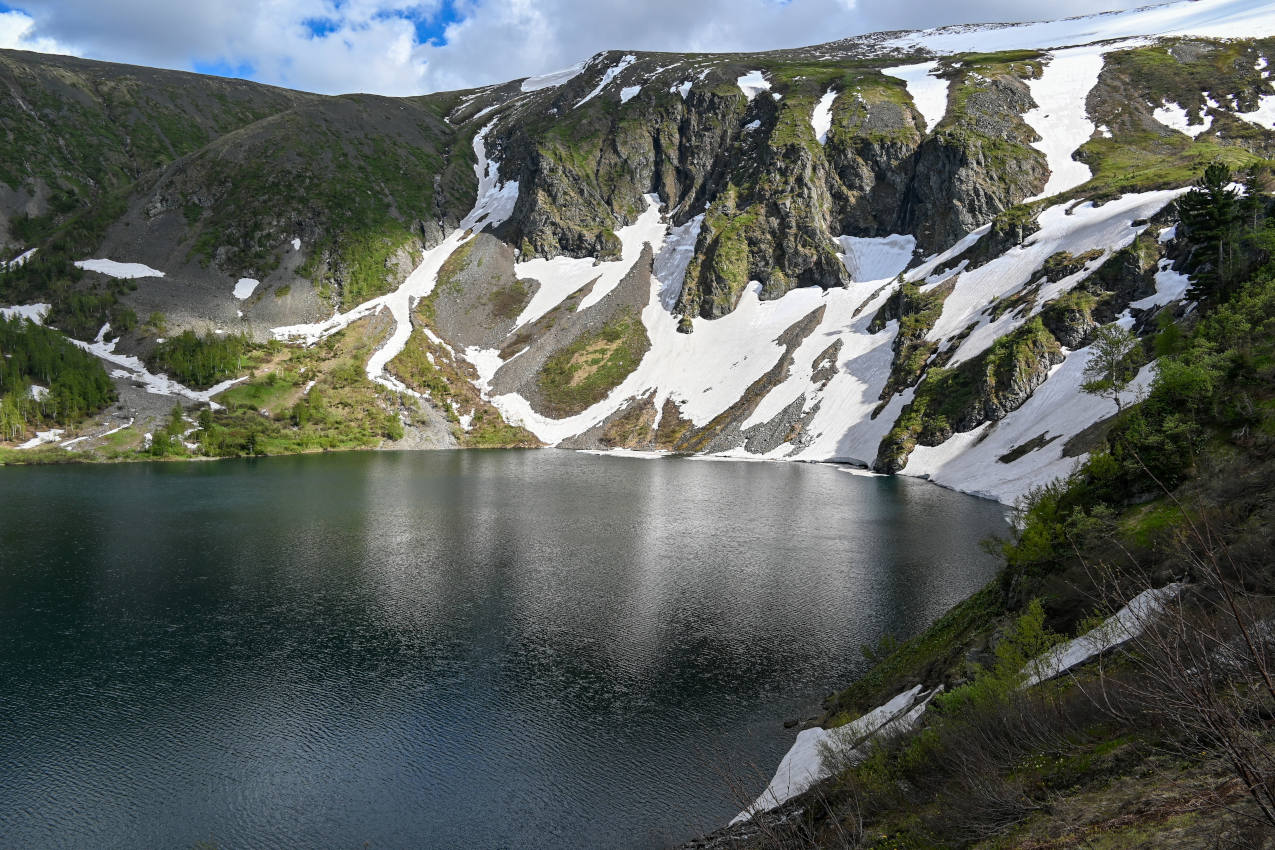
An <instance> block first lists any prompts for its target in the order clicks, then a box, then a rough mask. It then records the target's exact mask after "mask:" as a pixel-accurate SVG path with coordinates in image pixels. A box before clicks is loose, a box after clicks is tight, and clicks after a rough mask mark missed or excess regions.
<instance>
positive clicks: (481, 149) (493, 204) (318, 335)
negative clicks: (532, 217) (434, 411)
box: [271, 124, 518, 395]
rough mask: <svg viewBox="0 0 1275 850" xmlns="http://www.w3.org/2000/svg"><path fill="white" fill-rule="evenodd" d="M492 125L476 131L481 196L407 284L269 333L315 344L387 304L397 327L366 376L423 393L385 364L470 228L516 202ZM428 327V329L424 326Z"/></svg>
mask: <svg viewBox="0 0 1275 850" xmlns="http://www.w3.org/2000/svg"><path fill="white" fill-rule="evenodd" d="M489 129H491V125H490V124H488V125H487V126H486V127H484V128H483V129H482V130H480V131H479V132H478V133H477V134H476V135H475V136H474V155H475V157H476V161H475V163H474V173H475V174H476V175H477V176H478V199H477V202H476V203H475V204H474V208H473V209H472V210H471V211H470V213H469V215H467V216H465V218H464V219H462V220H461V222H460V225H459V226H458V227H457V228H456V230H454V231H452V233H451V234H450V235H448V236H447V238H446V239H444V240H443V241H442V242H441V243H439V244H438V245H437V246H435V247H434V248H432V249H430V250H429V251H427V252H426V253H425V256H424V258H423V259H422V260H421V263H420V265H418V266H417V267H416V268H415V269H414V270H413V271H412V273H411V274H410V275H408V277H407V280H405V281H403V284H402V285H401V286H399V288H398V289H396V290H394V291H393V292H391V293H389V294H387V295H382V296H380V297H378V298H373V299H371V300H370V301H365V302H363V303H362V304H360V305H358V306H357V307H354V308H353V309H351V310H348V311H346V312H345V313H338V314H334V315H333V316H332V318H330V319H327V320H326V321H322V322H315V323H312V324H306V325H289V326H286V327H279V328H274V329H273V330H272V331H271V333H272V334H273V336H274V337H275V338H276V339H281V340H285V341H292V342H302V343H305V344H307V345H313V344H314V343H316V342H318V341H319V340H321V339H323V338H324V337H327V336H330V335H332V334H334V333H336V332H337V331H340V330H342V329H344V328H347V327H349V326H350V325H351V324H353V323H354V322H356V321H358V320H359V319H362V318H365V317H367V316H371V315H374V314H376V313H379V312H380V311H381V310H382V309H388V310H389V311H390V315H391V316H392V317H393V318H394V321H395V327H394V332H393V333H392V334H391V335H390V338H389V339H388V340H386V341H385V344H384V345H382V346H381V347H380V348H379V349H377V351H376V353H374V354H373V355H372V356H371V358H369V359H368V362H367V367H366V371H367V376H368V378H370V379H371V380H373V381H376V382H377V383H379V384H381V385H383V386H386V387H389V388H390V389H392V390H395V391H396V392H402V393H407V394H409V395H419V394H418V393H414V392H412V391H411V390H409V389H408V388H407V387H406V386H404V385H403V384H402V382H400V381H397V380H395V379H394V378H392V377H390V376H388V375H386V374H385V366H386V364H387V363H389V362H390V361H391V360H393V359H394V358H395V357H397V356H398V354H399V352H401V351H402V350H403V347H404V346H405V345H407V340H408V338H409V337H410V336H411V334H412V319H411V312H412V306H413V305H414V304H415V303H416V302H417V301H418V300H420V299H421V298H424V297H425V296H426V295H428V294H429V293H430V292H431V291H433V289H434V284H435V283H436V282H437V280H438V271H439V269H441V268H442V266H443V263H444V262H445V261H446V260H447V258H448V257H450V256H451V254H452V252H453V251H455V250H456V249H457V248H458V247H460V245H461V244H462V243H463V242H465V241H466V240H467V239H468V238H469V237H468V236H467V233H468V232H469V231H470V230H475V229H481V228H480V225H481V226H482V227H487V226H490V227H495V226H496V225H499V224H500V223H501V222H503V221H504V220H505V219H506V218H508V217H509V215H510V214H511V213H512V212H513V208H514V205H515V204H516V203H517V201H518V182H517V181H516V180H510V181H508V182H504V183H502V182H501V180H500V165H499V163H496V162H494V161H492V160H489V159H488V158H487V147H486V143H485V141H484V137H485V136H486V134H487V131H488V130H489ZM426 331H427V332H428V329H426Z"/></svg>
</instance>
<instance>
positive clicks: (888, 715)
mask: <svg viewBox="0 0 1275 850" xmlns="http://www.w3.org/2000/svg"><path fill="white" fill-rule="evenodd" d="M933 695H934V694H933V692H924V690H923V688H922V687H921V686H920V685H917V686H916V687H914V688H911V689H910V690H906V691H904V692H903V693H901V694H899V695H898V696H896V697H894V698H893V699H891V700H890V701H889V702H887V703H885V704H884V705H881V706H878V707H876V708H874V709H872V710H871V711H869V712H868V713H867V714H865V715H863V716H862V717H860V718H859V719H858V720H855V721H853V722H851V723H847V724H846V725H845V726H838V727H836V728H834V729H820V728H817V727H816V728H814V729H803V730H802V731H800V732H798V733H797V740H796V741H795V742H793V745H792V748H791V749H789V750H788V752H787V753H786V754H784V757H783V760H782V761H780V762H779V767H778V768H777V769H776V770H775V777H774V779H772V780H770V784H769V785H767V786H766V790H765V791H763V792H762V793H761V794H760V795H759V796H758V797H757V799H756V800H754V801H753V803H752V805H750V806H749V807H748V808H746V809H744V810H743V811H742V812H740V813H739V814H738V815H736V816H735V819H734V820H732V821H731V824H732V825H734V824H737V823H743V822H744V821H746V820H748V819H749V818H751V817H752V816H753V815H755V814H757V813H758V812H764V811H769V810H770V809H773V808H775V807H776V806H779V805H781V804H783V803H785V802H787V801H788V800H791V799H792V798H793V797H796V796H797V795H798V794H801V793H803V792H805V791H807V790H808V789H809V788H810V786H812V785H814V784H815V783H816V782H818V781H819V780H821V779H823V778H825V777H827V776H829V775H831V771H830V770H829V769H828V766H827V765H826V764H825V757H826V756H832V757H833V758H834V759H835V760H843V759H844V760H845V761H847V762H853V761H859V760H861V759H862V758H863V756H864V753H863V752H861V748H862V747H863V745H864V744H865V743H866V742H867V741H868V740H869V739H871V738H873V737H875V736H878V735H881V734H883V733H888V734H899V733H902V732H906V731H907V730H908V729H910V728H912V726H914V725H915V724H916V721H917V720H918V719H920V716H921V712H920V711H916V710H915V709H916V708H918V707H921V708H924V706H925V705H927V704H928V702H929V700H930V698H931V697H932V696H933Z"/></svg>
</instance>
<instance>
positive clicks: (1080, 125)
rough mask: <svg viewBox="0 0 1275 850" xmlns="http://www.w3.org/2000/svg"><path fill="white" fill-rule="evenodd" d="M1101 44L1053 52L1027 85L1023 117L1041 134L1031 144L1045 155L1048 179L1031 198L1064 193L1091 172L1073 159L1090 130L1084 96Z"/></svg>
mask: <svg viewBox="0 0 1275 850" xmlns="http://www.w3.org/2000/svg"><path fill="white" fill-rule="evenodd" d="M1113 48H1114V46H1111V45H1108V46H1105V47H1076V48H1071V49H1068V50H1059V51H1056V52H1055V53H1054V54H1053V56H1052V58H1051V59H1050V60H1049V61H1048V62H1047V63H1046V64H1045V66H1044V71H1043V73H1042V74H1041V75H1040V77H1039V78H1038V79H1035V80H1028V81H1027V88H1028V90H1029V91H1030V92H1031V96H1032V100H1034V101H1036V108H1035V109H1030V110H1028V111H1027V112H1025V113H1023V120H1024V121H1025V122H1027V125H1028V126H1029V127H1031V128H1032V129H1033V130H1035V131H1036V133H1037V134H1038V135H1039V136H1040V141H1037V142H1032V147H1034V148H1036V150H1038V151H1040V152H1041V153H1043V154H1044V155H1045V161H1046V162H1047V163H1048V165H1049V180H1048V182H1046V183H1045V188H1044V189H1043V190H1042V191H1041V193H1040V194H1039V195H1036V196H1035V197H1032V198H1028V200H1029V201H1034V200H1038V199H1040V198H1048V197H1049V196H1050V195H1057V194H1058V193H1060V192H1066V191H1067V190H1068V189H1073V188H1075V187H1076V186H1079V185H1080V184H1082V183H1084V182H1086V181H1087V180H1089V178H1090V177H1092V176H1093V172H1092V171H1090V170H1089V166H1087V165H1085V164H1084V163H1083V162H1077V161H1076V160H1075V159H1073V158H1072V155H1073V154H1074V153H1075V152H1076V150H1077V148H1079V147H1080V146H1081V145H1083V144H1084V143H1085V142H1087V141H1089V139H1090V138H1092V137H1093V134H1094V129H1095V128H1094V124H1093V122H1092V121H1090V120H1089V114H1088V112H1087V111H1086V108H1085V100H1086V99H1087V98H1088V97H1089V92H1090V90H1092V89H1093V87H1094V86H1095V85H1096V84H1097V83H1098V74H1099V73H1100V72H1101V71H1102V63H1103V58H1102V57H1103V53H1104V52H1106V51H1107V50H1111V49H1113Z"/></svg>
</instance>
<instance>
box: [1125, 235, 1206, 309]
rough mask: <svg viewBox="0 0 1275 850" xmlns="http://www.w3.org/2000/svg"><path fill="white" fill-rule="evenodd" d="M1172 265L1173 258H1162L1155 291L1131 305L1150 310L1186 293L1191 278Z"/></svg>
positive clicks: (1156, 274)
mask: <svg viewBox="0 0 1275 850" xmlns="http://www.w3.org/2000/svg"><path fill="white" fill-rule="evenodd" d="M1161 235H1163V234H1161ZM1161 241H1164V240H1161ZM1172 265H1173V261H1172V260H1167V259H1166V260H1161V261H1160V268H1159V270H1158V271H1157V272H1156V273H1155V293H1154V294H1152V295H1148V296H1147V297H1146V298H1143V299H1141V300H1138V301H1134V302H1133V303H1132V304H1130V305H1129V306H1130V307H1133V308H1136V309H1138V310H1149V309H1151V308H1152V307H1161V306H1163V305H1165V304H1171V303H1173V302H1174V301H1178V300H1180V299H1181V298H1182V296H1184V295H1186V291H1187V288H1188V287H1190V285H1191V278H1189V277H1187V276H1186V275H1184V274H1182V273H1181V272H1175V271H1174V270H1173V269H1172V268H1171V266H1172Z"/></svg>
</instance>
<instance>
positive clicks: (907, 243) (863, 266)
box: [837, 233, 916, 282]
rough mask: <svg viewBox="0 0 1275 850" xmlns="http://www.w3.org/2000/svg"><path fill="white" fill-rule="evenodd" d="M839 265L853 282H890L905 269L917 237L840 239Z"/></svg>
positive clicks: (846, 237)
mask: <svg viewBox="0 0 1275 850" xmlns="http://www.w3.org/2000/svg"><path fill="white" fill-rule="evenodd" d="M837 243H838V244H839V245H840V246H841V249H842V253H841V262H842V263H843V264H844V265H845V267H846V271H848V272H849V273H850V279H851V280H853V281H855V282H861V281H877V280H893V279H894V277H895V276H896V275H898V274H899V273H900V272H902V271H903V270H904V269H906V268H907V267H908V263H910V262H911V261H912V254H913V253H914V252H915V251H916V237H915V236H910V235H900V234H897V233H896V234H893V235H891V236H874V237H861V236H842V237H840V238H838V239H837Z"/></svg>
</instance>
